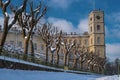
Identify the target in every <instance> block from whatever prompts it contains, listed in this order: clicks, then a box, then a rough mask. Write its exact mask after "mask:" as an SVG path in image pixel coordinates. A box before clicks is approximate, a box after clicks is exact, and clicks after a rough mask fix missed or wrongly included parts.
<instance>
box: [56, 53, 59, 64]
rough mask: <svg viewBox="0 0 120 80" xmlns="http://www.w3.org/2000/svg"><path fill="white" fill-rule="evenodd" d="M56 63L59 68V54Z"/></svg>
mask: <svg viewBox="0 0 120 80" xmlns="http://www.w3.org/2000/svg"><path fill="white" fill-rule="evenodd" d="M56 63H57V66H59V54H58V53H57V61H56Z"/></svg>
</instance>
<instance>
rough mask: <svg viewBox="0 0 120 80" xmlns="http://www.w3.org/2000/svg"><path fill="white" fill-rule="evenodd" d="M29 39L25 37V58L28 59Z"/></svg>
mask: <svg viewBox="0 0 120 80" xmlns="http://www.w3.org/2000/svg"><path fill="white" fill-rule="evenodd" d="M28 43H29V42H28V39H24V55H23V60H27V54H28Z"/></svg>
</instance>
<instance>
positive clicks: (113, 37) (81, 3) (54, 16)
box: [0, 0, 120, 60]
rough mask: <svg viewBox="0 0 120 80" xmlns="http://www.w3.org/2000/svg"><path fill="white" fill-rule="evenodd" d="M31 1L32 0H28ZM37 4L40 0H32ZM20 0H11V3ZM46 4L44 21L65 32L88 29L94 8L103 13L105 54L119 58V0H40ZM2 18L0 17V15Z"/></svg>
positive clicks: (19, 0) (16, 2) (19, 1)
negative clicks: (89, 16)
mask: <svg viewBox="0 0 120 80" xmlns="http://www.w3.org/2000/svg"><path fill="white" fill-rule="evenodd" d="M28 1H32V0H28ZM33 1H35V4H38V2H40V0H33ZM21 2H22V1H21V0H12V4H13V5H18V4H21ZM42 2H43V3H44V5H47V6H48V12H47V14H46V15H45V17H44V18H45V21H48V22H50V23H53V25H55V26H58V28H59V29H63V31H66V32H78V33H82V32H84V31H88V15H89V13H90V12H91V11H92V10H94V9H99V8H100V9H101V10H103V11H104V13H105V29H106V54H107V57H109V58H110V59H111V60H112V59H115V58H120V8H119V7H120V6H119V3H120V0H114V1H113V0H42ZM0 14H1V13H0ZM0 19H1V20H2V18H1V17H0Z"/></svg>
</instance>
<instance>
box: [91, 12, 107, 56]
mask: <svg viewBox="0 0 120 80" xmlns="http://www.w3.org/2000/svg"><path fill="white" fill-rule="evenodd" d="M89 35H90V36H89V51H90V52H92V53H94V54H95V55H98V56H99V57H102V58H105V27H104V12H103V11H101V10H94V11H92V12H91V13H90V14H89Z"/></svg>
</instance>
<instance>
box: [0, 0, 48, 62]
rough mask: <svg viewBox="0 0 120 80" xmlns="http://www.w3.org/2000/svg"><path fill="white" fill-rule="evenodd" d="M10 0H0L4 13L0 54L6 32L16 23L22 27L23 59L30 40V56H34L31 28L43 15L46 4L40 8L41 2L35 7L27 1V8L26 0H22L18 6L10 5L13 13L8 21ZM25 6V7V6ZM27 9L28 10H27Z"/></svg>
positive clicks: (45, 10) (25, 56) (0, 6)
mask: <svg viewBox="0 0 120 80" xmlns="http://www.w3.org/2000/svg"><path fill="white" fill-rule="evenodd" d="M10 2H11V0H6V1H3V0H0V8H1V9H2V12H3V15H4V25H3V33H2V38H1V40H0V54H1V52H2V49H3V46H4V43H5V40H6V37H7V34H8V32H9V30H10V29H11V28H12V26H13V25H14V24H16V23H17V24H18V25H19V26H20V27H21V29H22V35H23V40H24V57H23V58H24V59H25V60H26V59H27V54H28V44H29V42H30V45H31V56H33V57H34V48H33V41H32V34H33V29H34V28H35V27H36V25H37V24H38V22H39V20H40V19H41V18H42V17H43V16H44V15H45V13H46V12H47V6H44V7H43V8H42V4H41V2H40V4H39V5H38V6H37V7H35V6H34V4H33V2H30V3H29V8H28V6H27V2H28V0H23V4H22V5H21V6H20V7H17V8H16V7H14V6H13V5H12V6H10V10H11V12H12V13H13V14H14V17H13V19H12V21H10V16H9V13H8V10H7V9H9V8H8V7H9V5H10ZM26 7H27V8H26ZM28 9H29V10H28Z"/></svg>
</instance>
